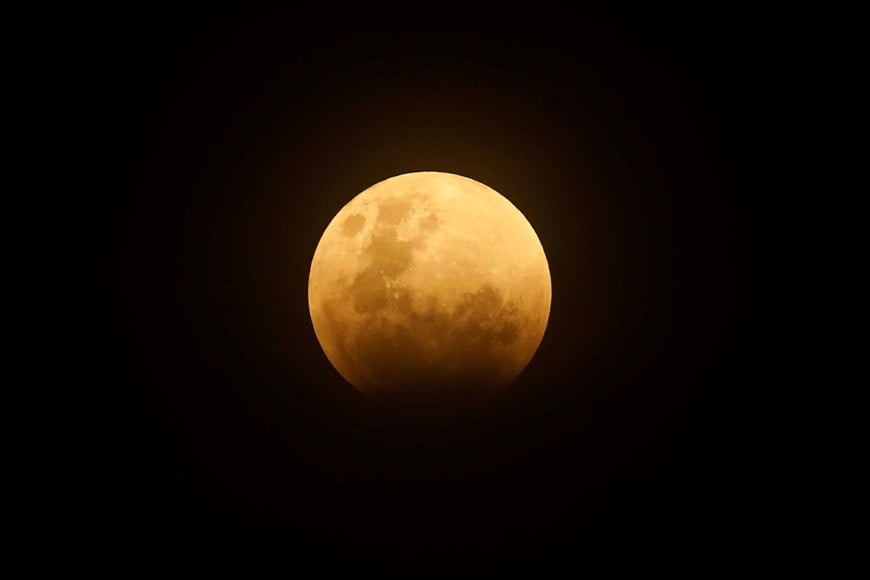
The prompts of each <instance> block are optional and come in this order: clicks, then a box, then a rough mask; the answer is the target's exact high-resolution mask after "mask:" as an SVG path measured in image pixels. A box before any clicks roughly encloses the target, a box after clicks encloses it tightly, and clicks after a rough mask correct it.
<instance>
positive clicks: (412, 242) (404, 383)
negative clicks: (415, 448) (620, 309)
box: [308, 171, 551, 408]
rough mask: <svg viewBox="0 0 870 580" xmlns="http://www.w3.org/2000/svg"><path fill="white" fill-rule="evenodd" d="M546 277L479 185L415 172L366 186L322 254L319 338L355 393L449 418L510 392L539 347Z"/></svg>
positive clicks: (504, 204) (316, 268)
mask: <svg viewBox="0 0 870 580" xmlns="http://www.w3.org/2000/svg"><path fill="white" fill-rule="evenodd" d="M550 301H551V282H550V270H549V266H548V264H547V258H546V256H545V255H544V249H543V247H542V246H541V242H540V240H539V239H538V236H537V234H536V233H535V231H534V229H533V228H532V226H531V224H529V222H528V220H526V218H525V217H524V216H523V214H522V213H521V212H520V211H519V210H518V209H517V208H516V207H515V206H514V205H513V204H512V203H511V202H510V201H508V200H507V199H506V198H505V197H503V196H502V195H500V194H499V193H498V192H496V191H495V190H493V189H491V188H489V187H487V186H486V185H484V184H482V183H479V182H477V181H474V180H472V179H469V178H467V177H462V176H460V175H454V174H451V173H442V172H435V171H422V172H416V173H407V174H403V175H397V176H395V177H391V178H389V179H386V180H384V181H381V182H379V183H377V184H375V185H372V186H371V187H369V188H368V189H366V190H365V191H363V192H362V193H360V194H359V195H357V196H356V197H354V198H353V199H352V200H351V201H350V202H349V203H348V204H347V205H345V206H344V207H343V208H342V209H341V210H340V211H339V212H338V213H337V214H336V216H335V217H334V218H333V219H332V221H331V222H330V223H329V225H328V226H327V228H326V230H325V231H324V233H323V236H322V237H321V239H320V242H319V243H318V244H317V248H316V250H315V252H314V258H313V259H312V262H311V272H310V275H309V279H308V306H309V310H310V313H311V321H312V323H313V325H314V332H315V334H316V335H317V339H318V340H319V342H320V345H321V346H322V348H323V351H324V353H325V354H326V356H327V358H328V359H329V361H330V362H331V363H332V365H333V366H334V367H335V368H336V370H337V371H338V372H339V373H340V374H341V376H343V377H344V378H345V379H346V380H347V381H348V382H349V383H351V384H352V385H353V386H354V387H356V388H357V389H358V390H359V391H361V392H363V393H365V394H366V395H369V396H371V397H372V398H375V399H379V400H382V401H386V402H395V403H400V404H411V405H419V406H443V407H446V408H450V407H453V406H459V405H464V404H465V403H468V402H479V401H481V400H483V399H485V398H486V397H488V396H489V395H491V394H493V393H495V392H496V391H497V390H499V389H500V388H501V387H504V386H505V385H507V384H508V383H510V382H511V381H513V380H514V379H515V378H516V377H517V375H519V374H520V372H522V370H523V369H524V368H525V367H526V365H527V364H528V363H529V361H530V360H531V358H532V356H533V355H534V354H535V351H536V350H537V349H538V346H539V345H540V343H541V339H542V338H543V336H544V331H545V329H546V326H547V320H548V318H549V315H550Z"/></svg>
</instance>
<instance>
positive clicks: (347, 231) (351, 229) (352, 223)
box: [341, 213, 366, 238]
mask: <svg viewBox="0 0 870 580" xmlns="http://www.w3.org/2000/svg"><path fill="white" fill-rule="evenodd" d="M365 225H366V217H365V216H364V215H362V214H360V213H355V214H353V215H352V216H350V217H348V218H347V219H346V220H344V223H343V224H342V226H341V233H343V234H344V235H346V236H347V237H349V238H352V237H354V236H355V235H357V234H358V233H360V230H362V229H363V226H365Z"/></svg>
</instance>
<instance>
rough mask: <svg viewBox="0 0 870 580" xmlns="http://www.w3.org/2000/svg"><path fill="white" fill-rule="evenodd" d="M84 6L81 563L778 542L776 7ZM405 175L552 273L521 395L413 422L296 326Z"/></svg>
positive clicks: (551, 553)
mask: <svg viewBox="0 0 870 580" xmlns="http://www.w3.org/2000/svg"><path fill="white" fill-rule="evenodd" d="M412 8H413V9H412ZM94 19H95V20H94V22H92V23H91V24H92V25H91V26H89V27H88V28H86V30H87V31H88V33H87V34H82V36H81V38H79V39H78V41H77V43H78V46H79V47H81V48H83V49H84V50H82V51H81V53H80V54H81V55H82V56H81V58H80V59H79V60H78V62H77V67H78V68H77V73H76V75H75V82H74V83H73V84H74V86H75V87H77V88H78V89H79V90H78V97H79V99H80V102H81V103H82V105H81V106H82V108H81V112H82V117H83V119H84V121H85V122H83V124H82V125H83V127H84V126H87V127H88V136H89V137H88V143H89V152H90V154H91V155H90V157H91V158H92V159H99V167H100V171H99V175H100V178H99V179H97V180H95V182H94V183H96V187H95V188H94V189H93V190H92V193H91V194H90V195H89V196H87V197H86V199H85V200H84V201H83V203H85V204H86V205H85V208H86V209H87V211H82V213H83V214H87V215H88V216H89V217H92V218H93V225H92V226H91V225H90V223H88V227H87V230H88V233H89V234H91V236H90V238H89V239H92V241H93V242H94V245H93V248H92V250H93V251H92V256H93V257H94V262H93V264H94V268H93V274H94V275H95V280H96V282H97V286H96V288H95V290H94V292H93V293H91V295H90V297H91V298H93V299H95V301H96V304H95V305H94V307H95V310H89V312H97V314H98V316H97V318H96V320H97V323H93V322H92V323H91V326H90V328H92V329H93V333H92V334H89V335H88V336H87V337H86V338H87V341H85V342H87V344H88V352H89V353H90V355H91V356H90V359H91V360H92V361H93V363H94V364H93V367H92V368H91V369H90V370H89V372H90V375H89V376H90V378H89V380H88V381H87V384H88V385H89V391H88V395H89V396H88V397H87V400H88V401H89V409H88V413H87V414H86V416H87V417H88V419H87V420H84V421H83V423H85V424H86V429H84V431H87V433H88V436H89V437H88V439H87V444H86V449H87V453H85V454H84V455H85V456H86V457H87V461H84V462H82V463H81V464H80V465H79V467H78V469H77V478H78V480H79V482H80V483H82V486H81V488H82V491H81V492H80V494H81V495H80V496H77V497H73V498H72V499H71V500H70V502H71V503H73V504H75V507H76V508H81V513H82V515H81V516H80V519H77V520H75V521H77V522H80V524H79V527H78V528H77V531H76V534H77V535H79V536H80V537H83V538H85V539H86V541H87V542H88V545H89V546H90V550H91V551H85V553H86V554H88V553H90V554H93V555H94V557H95V558H100V559H102V560H103V561H105V560H106V559H108V560H109V561H113V562H118V563H121V564H125V565H132V566H133V567H138V566H140V565H144V564H158V565H160V564H164V563H169V562H175V561H177V560H179V559H181V560H185V561H188V562H192V563H194V564H197V565H207V566H223V565H224V564H225V563H228V562H230V561H233V562H235V561H242V562H248V563H256V562H263V561H267V562H271V563H274V564H275V565H278V566H281V567H283V568H284V569H286V570H290V571H292V570H302V569H306V568H307V567H309V566H316V567H318V568H319V569H321V570H345V569H347V570H355V571H358V572H359V571H377V572H384V571H388V572H390V571H392V572H400V573H401V572H410V571H413V572H415V573H422V572H432V573H436V574H438V573H448V572H451V573H455V572H458V571H462V572H475V573H481V572H489V571H505V570H526V571H529V572H531V571H541V570H555V569H559V568H568V569H569V570H574V571H583V570H585V569H587V568H588V567H589V566H590V565H591V564H592V563H593V562H595V563H601V562H604V563H606V564H607V565H609V566H623V565H628V566H646V565H651V564H653V563H656V562H661V561H665V562H668V563H680V564H683V565H688V566H694V565H695V563H696V562H704V563H705V564H704V565H706V566H710V565H711V564H712V565H714V566H717V567H718V566H728V565H737V566H741V567H742V566H743V565H745V564H747V563H748V562H750V561H752V560H753V559H755V558H757V557H759V556H763V555H764V554H766V553H768V552H769V551H770V547H771V543H772V538H771V536H772V535H773V533H772V532H771V529H772V528H771V526H772V525H773V522H774V520H775V519H776V516H777V514H776V509H775V506H776V500H775V499H774V496H775V495H776V492H775V490H774V489H773V485H772V483H771V478H770V477H769V476H770V475H771V473H772V472H773V469H774V468H773V466H772V462H774V461H775V460H774V459H772V457H773V456H774V454H773V453H772V452H771V449H770V447H771V440H772V439H771V430H772V429H773V427H772V423H771V402H772V400H773V392H772V387H771V385H772V382H771V376H772V371H773V369H772V367H773V362H772V361H773V360H775V359H776V356H775V353H773V352H772V351H773V350H774V348H773V347H772V345H774V344H776V343H777V342H776V339H775V338H774V335H773V329H774V328H775V327H776V324H775V322H776V321H775V320H774V315H773V310H772V301H771V300H770V298H769V295H770V293H769V290H770V285H771V281H770V280H771V275H770V269H771V264H770V249H769V244H770V240H769V237H770V235H771V234H769V233H768V232H769V231H770V229H769V223H768V216H769V215H770V212H771V208H772V207H773V206H774V204H775V201H776V200H775V196H774V194H773V193H772V191H771V189H770V187H769V183H767V182H766V181H765V179H764V178H763V176H762V171H761V168H762V167H765V166H766V163H767V162H768V161H769V157H768V156H769V151H768V150H767V147H768V144H769V142H770V135H771V134H772V133H774V127H773V125H772V119H773V118H774V117H775V114H774V112H773V110H772V109H773V108H774V105H775V102H774V99H773V96H772V95H773V94H775V84H776V82H777V78H776V75H775V73H774V72H772V71H774V69H775V67H774V66H773V63H774V62H775V60H776V58H775V57H776V55H777V54H778V51H780V50H781V49H782V46H781V39H780V37H779V36H778V34H777V29H776V25H775V22H776V19H775V18H773V17H772V15H769V14H757V13H752V12H744V13H735V12H730V13H729V12H726V11H719V10H714V9H707V10H704V11H694V12H692V11H689V12H684V11H664V12H662V11H652V10H650V11H633V12H620V11H599V10H585V9H584V10H580V9H575V10H571V11H567V10H562V11H560V12H553V13H546V12H523V11H516V12H510V11H506V10H505V9H504V8H502V9H499V10H495V11H470V10H469V9H468V8H467V7H465V8H462V7H447V6H443V7H411V6H408V7H407V8H406V9H405V10H397V11H383V12H372V11H371V10H370V9H368V8H367V9H365V10H363V9H359V10H358V11H355V12H354V11H351V12H346V11H345V10H343V9H339V8H338V7H337V6H336V7H333V8H328V7H325V8H322V9H319V10H311V9H306V10H302V9H298V10H294V9H291V8H286V9H281V10H277V9H261V10H253V9H251V10H246V11H232V10H227V11H216V10H211V11H202V12H201V11H195V10H188V11H177V10H176V11H169V12H156V11H155V12H146V11H141V12H140V11H137V10H133V9H125V10H123V11H119V12H115V13H100V15H99V19H100V24H98V23H97V22H96V19H97V15H96V14H95V15H94ZM417 170H440V171H448V172H453V173H458V174H461V175H465V176H468V177H471V178H473V179H477V180H479V181H481V182H483V183H485V184H487V185H489V186H491V187H493V188H494V189H496V190H497V191H499V192H500V193H502V194H503V195H505V196H506V197H507V198H508V199H510V200H511V201H512V202H513V203H514V204H515V205H516V206H517V207H518V208H519V209H520V210H521V211H522V212H523V213H524V214H525V215H526V217H527V218H528V219H529V221H530V222H531V223H532V224H533V226H534V227H535V229H536V231H537V233H538V236H539V237H540V239H541V241H542V243H543V246H544V249H545V251H546V253H547V257H548V260H549V263H550V269H551V275H552V280H553V304H552V311H551V317H550V322H549V325H548V328H547V333H546V335H545V337H544V340H543V342H542V344H541V347H540V349H539V351H538V353H537V354H536V356H535V357H534V359H533V360H532V362H531V363H530V365H529V366H528V367H527V369H526V370H525V372H524V373H523V374H522V375H521V376H520V378H519V379H518V380H517V381H516V382H515V383H514V384H513V385H511V386H510V387H509V388H508V389H506V391H505V392H504V394H503V396H502V397H500V398H499V399H498V400H497V401H495V402H494V403H493V404H492V405H491V406H489V407H487V408H485V409H482V410H480V411H478V412H475V413H470V414H464V415H461V416H460V415H457V416H456V417H454V418H453V419H452V420H451V421H446V422H440V423H435V424H425V425H424V424H419V423H417V422H414V421H410V420H409V419H407V418H405V417H402V416H401V415H399V414H395V413H389V412H387V411H384V410H382V409H379V408H378V407H377V406H376V405H374V404H372V403H370V402H368V401H367V400H365V399H364V398H362V397H361V396H360V395H358V394H357V393H356V392H355V391H354V390H353V389H352V388H351V387H350V386H349V385H347V384H346V383H344V382H343V381H342V379H341V378H340V377H339V375H338V374H337V373H336V372H335V371H334V369H333V368H332V367H331V365H330V364H329V362H328V361H327V359H326V358H325V356H324V355H323V353H322V351H321V350H320V347H319V344H318V343H317V340H316V337H315V336H314V333H313V330H312V327H311V323H310V319H309V317H308V306H307V276H308V267H309V265H310V259H311V256H312V254H313V251H314V247H315V245H316V243H317V241H318V240H319V236H320V234H321V233H322V231H323V229H324V228H325V227H326V225H327V224H328V222H329V220H330V219H331V218H332V216H333V215H334V214H335V213H336V212H337V211H338V210H339V209H340V208H341V206H342V205H343V204H344V203H346V202H347V201H348V200H349V199H350V198H351V197H352V196H353V195H356V194H357V193H359V192H360V191H362V190H363V189H365V188H366V187H368V186H369V185H372V184H374V183H375V182H377V181H380V180H382V179H385V178H387V177H390V176H392V175H396V174H399V173H404V172H408V171H417ZM91 202H92V203H91ZM73 495H74V496H75V494H73Z"/></svg>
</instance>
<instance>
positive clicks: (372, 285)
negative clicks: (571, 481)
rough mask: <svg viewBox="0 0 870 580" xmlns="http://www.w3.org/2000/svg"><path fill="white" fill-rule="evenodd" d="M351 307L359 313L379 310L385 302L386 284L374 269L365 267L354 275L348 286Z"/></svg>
mask: <svg viewBox="0 0 870 580" xmlns="http://www.w3.org/2000/svg"><path fill="white" fill-rule="evenodd" d="M350 294H351V297H352V298H353V308H354V310H356V311H357V312H358V313H360V314H368V313H371V312H375V311H376V310H380V309H381V308H383V307H384V306H386V304H387V284H386V282H384V278H383V276H381V275H380V274H379V273H378V272H377V271H376V270H373V269H372V268H366V269H365V270H363V271H362V272H360V273H359V274H357V275H356V278H354V280H353V284H352V285H351V287H350Z"/></svg>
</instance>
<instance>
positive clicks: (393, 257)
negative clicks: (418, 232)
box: [365, 228, 413, 276]
mask: <svg viewBox="0 0 870 580" xmlns="http://www.w3.org/2000/svg"><path fill="white" fill-rule="evenodd" d="M412 251H413V244H412V243H411V242H403V241H400V240H398V239H397V238H396V230H395V228H384V229H383V230H382V231H377V232H375V233H374V234H373V235H372V241H371V243H369V245H368V246H367V247H366V249H365V253H366V254H368V255H369V256H370V258H371V264H372V265H371V268H372V270H374V271H375V272H376V273H380V274H383V275H384V276H398V275H399V274H401V273H402V272H404V271H405V270H407V269H408V267H409V266H410V265H411V261H412V259H413V256H412Z"/></svg>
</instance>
